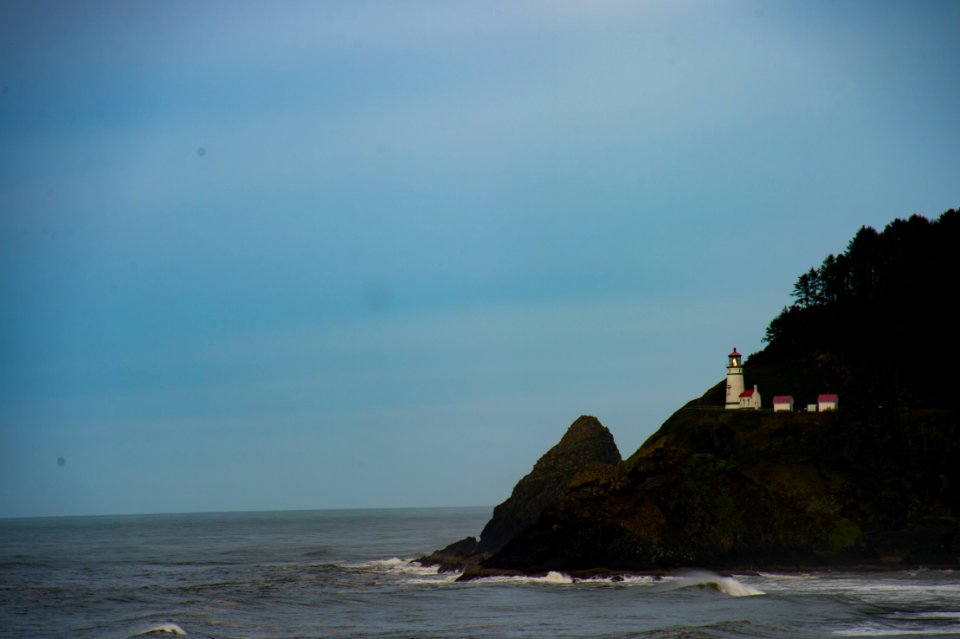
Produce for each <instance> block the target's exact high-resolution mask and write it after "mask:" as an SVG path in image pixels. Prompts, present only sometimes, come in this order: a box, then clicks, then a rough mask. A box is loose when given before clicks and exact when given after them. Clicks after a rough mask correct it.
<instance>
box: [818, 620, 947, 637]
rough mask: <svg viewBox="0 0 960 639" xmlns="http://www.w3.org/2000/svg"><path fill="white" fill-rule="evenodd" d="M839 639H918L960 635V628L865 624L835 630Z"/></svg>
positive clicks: (834, 632)
mask: <svg viewBox="0 0 960 639" xmlns="http://www.w3.org/2000/svg"><path fill="white" fill-rule="evenodd" d="M833 634H835V635H837V636H838V637H916V636H918V635H924V636H931V637H932V636H936V635H941V636H942V635H952V636H954V637H955V636H957V635H958V634H960V626H944V627H940V628H917V627H899V628H898V627H894V626H890V625H886V624H877V623H864V624H860V625H857V626H854V627H853V628H846V629H843V630H834V631H833Z"/></svg>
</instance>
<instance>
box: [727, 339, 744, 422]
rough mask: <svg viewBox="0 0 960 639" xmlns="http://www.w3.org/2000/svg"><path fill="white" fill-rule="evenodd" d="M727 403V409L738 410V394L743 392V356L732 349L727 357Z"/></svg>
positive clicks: (735, 349) (734, 348)
mask: <svg viewBox="0 0 960 639" xmlns="http://www.w3.org/2000/svg"><path fill="white" fill-rule="evenodd" d="M727 358H728V362H727V403H726V407H727V408H728V409H739V408H740V393H742V392H743V355H741V354H740V353H738V352H737V347H736V346H734V347H733V352H732V353H730V354H729V355H727Z"/></svg>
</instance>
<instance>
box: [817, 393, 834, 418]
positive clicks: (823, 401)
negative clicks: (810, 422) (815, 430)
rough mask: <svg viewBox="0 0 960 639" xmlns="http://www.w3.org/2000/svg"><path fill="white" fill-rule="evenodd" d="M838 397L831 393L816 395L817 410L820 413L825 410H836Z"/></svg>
mask: <svg viewBox="0 0 960 639" xmlns="http://www.w3.org/2000/svg"><path fill="white" fill-rule="evenodd" d="M838 407H839V399H838V398H837V396H836V395H834V394H832V393H824V394H822V395H817V410H818V411H820V412H821V413H822V412H823V411H825V410H837V408H838Z"/></svg>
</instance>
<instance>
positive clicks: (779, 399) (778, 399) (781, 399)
mask: <svg viewBox="0 0 960 639" xmlns="http://www.w3.org/2000/svg"><path fill="white" fill-rule="evenodd" d="M792 401H793V395H774V396H773V403H774V404H789V403H790V402H792Z"/></svg>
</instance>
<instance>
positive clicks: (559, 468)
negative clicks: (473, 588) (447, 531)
mask: <svg viewBox="0 0 960 639" xmlns="http://www.w3.org/2000/svg"><path fill="white" fill-rule="evenodd" d="M620 461H621V458H620V451H619V450H618V449H617V445H616V443H614V441H613V435H611V434H610V431H609V430H607V428H606V427H605V426H603V424H601V423H600V422H599V420H597V418H596V417H591V416H588V415H584V416H581V417H580V418H579V419H577V420H576V421H574V422H573V423H572V424H571V425H570V427H569V428H568V429H567V432H566V433H565V434H564V436H563V437H562V438H561V439H560V441H559V442H557V444H556V445H555V446H554V447H553V448H551V449H550V450H548V451H547V452H546V453H545V454H544V455H543V456H542V457H541V458H540V459H539V460H538V461H537V463H536V464H534V466H533V469H532V470H531V471H530V472H529V473H528V474H527V475H526V476H524V477H523V478H522V479H521V480H520V481H519V482H517V484H516V486H514V488H513V492H512V494H511V495H510V498H509V499H507V500H506V501H505V502H503V503H502V504H500V505H499V506H497V507H496V508H494V510H493V517H492V518H491V519H490V521H489V522H487V525H486V526H484V528H483V531H482V532H481V533H480V539H479V541H478V540H477V539H476V538H474V537H467V538H466V539H462V540H460V541H458V542H454V543H453V544H450V545H449V546H447V547H446V548H443V549H441V550H438V551H436V552H434V553H432V554H430V555H427V556H426V557H422V558H421V559H420V561H421V563H424V564H428V565H440V567H441V568H442V569H444V570H458V569H460V568H463V567H464V566H465V565H472V564H477V563H479V562H481V561H483V560H485V559H487V558H489V557H490V556H492V555H493V554H495V553H497V552H498V551H499V550H500V549H502V548H503V546H504V545H505V544H507V542H509V541H510V540H511V539H513V538H515V537H516V536H517V535H518V534H520V532H521V531H523V530H524V529H525V528H527V527H528V526H530V525H532V524H533V523H534V522H536V521H537V519H538V518H539V517H540V514H541V513H542V512H543V510H544V509H545V508H546V507H547V506H549V505H550V504H551V503H553V502H554V501H555V500H556V499H558V498H559V497H560V496H561V495H563V493H564V492H565V491H566V490H567V487H568V486H569V484H570V482H571V481H572V480H573V479H574V477H576V476H577V475H578V474H584V473H586V474H589V473H591V472H594V473H595V472H603V471H604V470H605V469H609V468H612V467H613V466H614V465H616V464H618V463H620Z"/></svg>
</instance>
